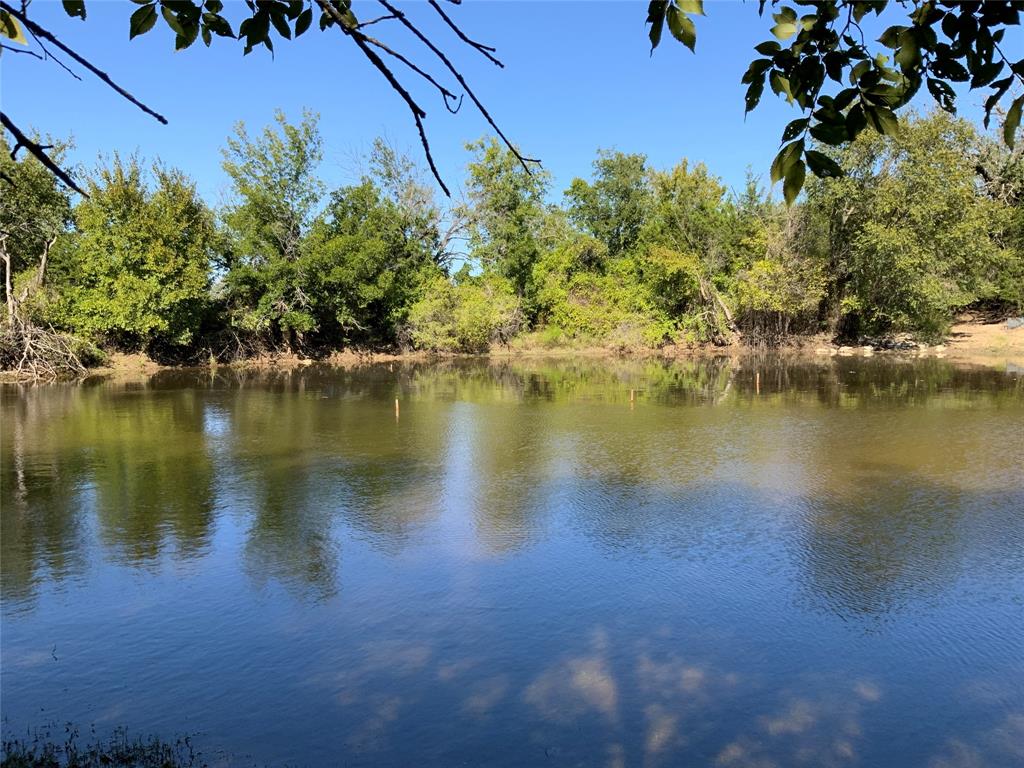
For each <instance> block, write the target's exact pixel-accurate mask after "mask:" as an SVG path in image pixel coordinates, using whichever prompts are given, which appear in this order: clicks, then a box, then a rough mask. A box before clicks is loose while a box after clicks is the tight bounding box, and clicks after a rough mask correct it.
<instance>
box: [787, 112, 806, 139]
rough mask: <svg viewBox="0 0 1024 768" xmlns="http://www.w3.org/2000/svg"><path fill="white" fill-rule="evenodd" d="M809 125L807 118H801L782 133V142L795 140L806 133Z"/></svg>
mask: <svg viewBox="0 0 1024 768" xmlns="http://www.w3.org/2000/svg"><path fill="white" fill-rule="evenodd" d="M807 123H808V119H807V118H806V117H801V118H799V119H798V120H794V121H793V122H791V123H790V124H789V125H787V126H786V129H785V130H784V131H783V132H782V140H783V141H789V140H791V139H795V138H796V137H797V136H799V135H800V134H801V133H803V132H804V129H805V128H807Z"/></svg>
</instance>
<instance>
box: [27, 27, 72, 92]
mask: <svg viewBox="0 0 1024 768" xmlns="http://www.w3.org/2000/svg"><path fill="white" fill-rule="evenodd" d="M28 33H29V34H30V35H32V39H33V40H35V41H36V45H38V46H39V49H40V50H41V51H42V52H43V58H44V59H48V60H50V61H52V62H53V63H54V64H56V65H57V66H58V67H60V68H61V69H63V70H64V71H65V72H67V73H68V74H69V75H71V76H72V77H73V78H75V80H77V81H78V82H82V78H81V77H80V76H79V74H78V73H77V72H75V71H74V70H73V69H71V67H69V66H68V65H67V64H65V63H64V62H63V61H61V60H60V59H58V58H57V57H56V56H54V55H53V54H52V53H50V49H49V48H47V47H46V44H45V43H43V41H42V40H40V39H39V38H38V37H36V34H35V33H34V32H33V31H32V30H31V29H30V30H29V31H28Z"/></svg>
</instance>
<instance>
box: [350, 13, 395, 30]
mask: <svg viewBox="0 0 1024 768" xmlns="http://www.w3.org/2000/svg"><path fill="white" fill-rule="evenodd" d="M393 18H395V17H394V16H392V15H391V14H388V15H387V16H378V17H377V18H376V19H370V20H369V21H362V22H360V23H358V24H356V29H362V28H363V27H368V26H370V25H371V24H376V23H377V22H380V21H387V20H388V19H393Z"/></svg>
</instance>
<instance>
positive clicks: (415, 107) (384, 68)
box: [316, 0, 452, 197]
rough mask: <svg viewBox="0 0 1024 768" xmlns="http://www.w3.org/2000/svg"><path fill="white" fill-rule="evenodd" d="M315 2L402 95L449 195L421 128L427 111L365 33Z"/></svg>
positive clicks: (319, 1) (328, 4)
mask: <svg viewBox="0 0 1024 768" xmlns="http://www.w3.org/2000/svg"><path fill="white" fill-rule="evenodd" d="M316 4H317V5H318V6H319V7H320V10H322V11H323V12H324V13H326V14H327V15H328V16H329V17H330V18H331V19H333V20H334V23H335V24H337V25H338V27H339V28H340V29H341V31H342V32H343V33H344V34H346V35H348V36H349V37H350V38H352V40H353V41H355V44H356V45H357V46H358V47H359V50H361V51H362V52H363V55H364V56H366V58H367V59H369V61H370V63H371V64H373V66H374V67H375V68H376V69H377V71H378V72H380V73H381V74H382V75H384V79H385V80H387V81H388V84H389V85H390V86H391V88H392V89H393V90H394V91H395V92H396V93H398V95H399V96H401V97H402V100H403V101H404V102H405V103H406V105H407V106H408V107H409V111H410V112H412V117H413V120H414V121H415V122H416V129H417V130H418V131H419V134H420V143H421V144H422V145H423V151H424V153H425V154H426V156H427V163H428V164H429V165H430V171H431V173H433V174H434V178H435V179H436V180H437V183H438V184H439V185H440V186H441V189H442V190H444V193H445V195H446V196H448V197H451V196H452V195H451V192H449V191H448V187H447V186H445V183H444V181H443V180H442V179H441V174H440V173H439V172H438V170H437V166H436V165H435V164H434V156H433V154H432V153H431V151H430V142H429V141H428V140H427V133H426V131H425V130H424V129H423V118H424V117H426V116H427V113H426V112H425V111H424V110H423V108H422V107H421V106H420V105H419V104H417V103H416V100H415V99H413V97H412V95H411V94H410V93H409V91H407V90H406V89H405V88H404V87H403V86H402V84H401V83H400V82H399V81H398V78H396V77H395V74H394V73H393V72H392V71H391V70H390V69H388V65H387V64H385V63H384V61H383V59H381V57H380V56H378V55H377V53H376V52H375V51H374V50H373V49H372V48H371V47H370V45H369V43H367V42H366V40H365V39H364V38H365V37H366V35H362V34H358V33H357V34H353V31H354V30H352V29H350V28H349V27H348V25H346V23H345V19H344V17H343V16H342V15H341V13H340V12H339V11H338V9H337V8H335V7H334V5H332V4H331V2H330V1H329V0H316Z"/></svg>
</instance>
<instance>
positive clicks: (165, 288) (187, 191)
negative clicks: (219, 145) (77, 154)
mask: <svg viewBox="0 0 1024 768" xmlns="http://www.w3.org/2000/svg"><path fill="white" fill-rule="evenodd" d="M88 189H89V197H88V198H86V199H84V200H82V201H81V202H80V203H79V204H78V205H77V206H76V207H75V209H74V222H75V232H74V233H72V234H70V235H68V236H67V237H65V238H63V239H62V240H61V241H59V242H58V249H57V252H56V253H55V254H54V256H53V262H54V264H53V270H52V272H53V277H54V279H53V294H54V298H53V300H52V302H51V303H50V304H49V305H48V306H46V307H45V310H44V311H45V315H46V317H47V318H48V319H50V320H52V321H53V322H54V324H55V325H58V326H59V327H64V328H68V329H70V330H73V331H75V332H78V333H82V334H84V335H86V336H90V337H96V338H101V339H105V340H107V341H110V342H113V343H115V344H117V345H119V346H124V347H127V348H141V347H145V346H148V345H150V344H152V343H154V342H161V343H169V344H173V345H187V344H190V343H191V342H193V341H194V340H195V334H196V332H197V331H198V329H199V326H200V324H201V321H202V317H203V313H204V311H205V308H206V306H207V302H208V300H209V286H210V264H211V258H212V255H213V251H214V248H215V247H216V246H217V244H218V240H217V235H216V230H215V228H214V222H213V216H212V215H211V213H210V211H209V209H208V208H207V207H206V205H205V204H204V203H203V201H202V200H201V199H200V198H199V195H198V194H197V192H196V189H195V185H194V184H193V182H192V181H190V180H189V179H188V178H187V177H186V176H185V175H184V174H183V173H181V172H180V171H177V170H172V169H168V168H165V167H163V166H160V165H154V166H153V167H152V170H151V171H149V172H147V171H146V170H144V169H143V167H142V165H141V164H140V162H139V160H138V159H137V158H135V157H131V158H129V159H128V160H123V159H122V158H120V157H119V156H117V155H115V156H114V158H113V160H112V161H111V163H110V164H109V165H106V166H103V167H100V168H99V169H98V170H97V172H96V175H95V176H94V177H92V178H90V179H89V180H88Z"/></svg>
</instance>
